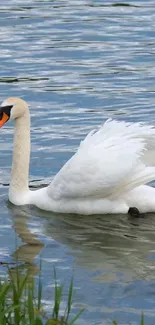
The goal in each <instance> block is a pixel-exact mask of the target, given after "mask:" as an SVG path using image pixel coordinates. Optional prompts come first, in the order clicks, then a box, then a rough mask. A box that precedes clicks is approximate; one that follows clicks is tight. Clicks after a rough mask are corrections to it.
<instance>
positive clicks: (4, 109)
mask: <svg viewBox="0 0 155 325" xmlns="http://www.w3.org/2000/svg"><path fill="white" fill-rule="evenodd" d="M12 107H13V105H7V106H0V127H2V126H3V125H4V124H5V123H6V122H7V121H8V120H9V118H10V114H11V108H12Z"/></svg>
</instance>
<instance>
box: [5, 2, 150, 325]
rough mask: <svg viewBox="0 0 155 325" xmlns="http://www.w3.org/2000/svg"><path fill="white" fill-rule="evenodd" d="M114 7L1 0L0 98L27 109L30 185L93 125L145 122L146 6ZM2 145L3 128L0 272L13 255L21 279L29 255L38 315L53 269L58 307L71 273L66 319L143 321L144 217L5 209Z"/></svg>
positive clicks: (92, 324) (146, 306) (146, 275)
mask: <svg viewBox="0 0 155 325" xmlns="http://www.w3.org/2000/svg"><path fill="white" fill-rule="evenodd" d="M118 4H120V5H118ZM125 4H126V5H123V4H121V3H120V2H119V1H116V2H115V3H114V2H112V1H103V0H98V1H95V0H61V1H59V0H57V1H56V0H55V1H48V0H38V1H35V0H31V1H29V0H27V1H25V0H9V1H5V2H2V1H1V6H0V101H2V100H4V99H6V98H8V97H10V96H19V97H22V98H24V99H25V100H26V101H28V103H29V105H30V110H31V117H32V123H31V131H32V132H31V137H32V155H31V166H30V186H36V187H39V186H42V184H48V183H49V182H50V180H51V179H52V177H53V175H54V174H55V173H56V172H57V171H58V170H59V169H60V168H61V166H62V165H63V164H64V163H65V162H66V160H67V159H69V158H70V157H71V155H72V154H73V153H74V152H75V150H76V148H77V147H78V145H79V142H80V141H81V140H82V139H83V138H84V137H85V135H86V134H87V133H88V131H90V130H91V129H92V128H95V127H96V126H98V125H100V124H101V123H103V121H105V119H107V118H109V117H112V118H118V119H124V120H128V121H137V120H141V121H146V122H151V123H155V2H154V0H152V1H136V0H135V1H132V0H131V1H127V2H126V3H125ZM12 141H13V124H12V123H11V122H10V123H8V124H6V125H5V126H4V127H3V129H1V130H0V264H1V265H0V273H1V275H2V276H3V274H5V272H6V269H5V266H4V264H3V263H4V262H6V263H13V262H14V253H15V251H16V250H17V251H18V256H19V259H20V260H21V261H22V262H23V265H24V267H25V268H27V269H28V270H29V272H30V273H31V274H32V275H36V276H37V274H38V266H39V264H40V258H41V260H42V277H43V285H44V300H45V304H46V308H47V310H48V309H49V307H50V303H51V302H50V300H51V299H52V295H51V290H52V286H53V266H54V265H55V266H56V270H57V276H58V280H60V282H61V283H62V282H64V284H65V287H64V297H63V299H64V303H65V301H66V292H67V287H68V285H69V282H70V279H71V276H72V273H73V272H74V287H75V289H76V290H75V293H74V308H73V315H74V314H75V313H76V312H77V311H78V310H79V309H81V307H83V306H84V307H85V308H86V311H85V312H84V314H83V315H82V316H81V318H80V319H79V320H78V321H77V324H89V325H100V324H111V323H112V320H113V319H117V320H118V323H119V324H127V323H128V324H129V323H132V324H138V323H139V319H140V315H141V311H142V310H144V313H145V318H146V321H147V322H146V323H147V324H152V323H153V321H154V319H155V309H154V305H155V215H152V214H150V215H146V216H145V217H144V218H140V219H138V220H132V219H130V218H129V217H128V216H122V215H117V216H116V215H115V216H106V215H105V216H90V217H83V216H73V215H55V214H54V213H43V212H42V211H39V210H37V209H35V208H31V209H30V208H27V207H22V208H21V207H20V208H18V207H14V206H12V205H10V204H9V203H8V201H7V193H8V184H9V175H10V166H11V160H12ZM17 246H18V248H17ZM10 265H12V264H10ZM62 309H63V306H62Z"/></svg>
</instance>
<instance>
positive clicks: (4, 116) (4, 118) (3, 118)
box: [0, 112, 9, 128]
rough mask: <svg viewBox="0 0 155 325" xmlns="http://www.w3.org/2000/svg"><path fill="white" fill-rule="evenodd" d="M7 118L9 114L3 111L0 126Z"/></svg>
mask: <svg viewBox="0 0 155 325" xmlns="http://www.w3.org/2000/svg"><path fill="white" fill-rule="evenodd" d="M8 120H9V116H8V115H7V114H6V113H5V112H3V115H2V118H1V120H0V128H1V127H2V126H3V125H4V124H5V123H6V122H7V121H8Z"/></svg>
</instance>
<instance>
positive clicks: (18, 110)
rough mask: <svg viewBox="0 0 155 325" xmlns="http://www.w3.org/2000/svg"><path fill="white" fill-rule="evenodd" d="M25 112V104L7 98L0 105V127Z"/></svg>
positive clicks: (18, 100) (14, 98) (15, 99)
mask: <svg viewBox="0 0 155 325" xmlns="http://www.w3.org/2000/svg"><path fill="white" fill-rule="evenodd" d="M26 111H27V104H26V102H25V101H24V100H23V99H21V98H16V97H12V98H8V99H6V100H4V101H3V102H2V104H1V105H0V127H2V126H3V125H4V124H5V123H6V122H7V121H8V120H9V119H10V120H14V119H17V118H18V117H21V116H22V115H24V114H25V112H26Z"/></svg>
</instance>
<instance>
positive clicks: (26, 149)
mask: <svg viewBox="0 0 155 325" xmlns="http://www.w3.org/2000/svg"><path fill="white" fill-rule="evenodd" d="M29 162H30V115H29V109H28V107H27V110H26V112H25V114H24V115H23V116H21V117H19V118H17V119H15V133H14V146H13V161H12V169H11V180H10V188H9V199H10V201H11V202H13V203H14V204H17V202H16V201H18V200H19V199H21V200H23V196H25V194H26V193H28V192H29V188H28V175H29ZM23 204H25V202H23Z"/></svg>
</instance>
